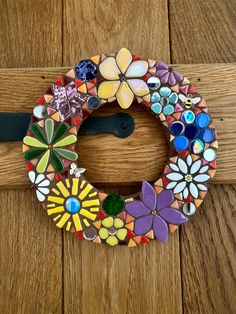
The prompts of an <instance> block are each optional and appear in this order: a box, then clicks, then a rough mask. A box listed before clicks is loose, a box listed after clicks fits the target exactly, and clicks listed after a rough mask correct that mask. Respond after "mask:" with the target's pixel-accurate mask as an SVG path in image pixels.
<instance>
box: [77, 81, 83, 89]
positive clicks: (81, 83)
mask: <svg viewBox="0 0 236 314" xmlns="http://www.w3.org/2000/svg"><path fill="white" fill-rule="evenodd" d="M83 84H84V81H82V80H75V86H76V87H77V88H78V87H80V86H81V85H83Z"/></svg>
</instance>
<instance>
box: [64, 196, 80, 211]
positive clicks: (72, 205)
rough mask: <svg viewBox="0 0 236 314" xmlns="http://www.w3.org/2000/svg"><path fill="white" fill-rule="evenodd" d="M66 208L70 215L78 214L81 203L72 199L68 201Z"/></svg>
mask: <svg viewBox="0 0 236 314" xmlns="http://www.w3.org/2000/svg"><path fill="white" fill-rule="evenodd" d="M65 208H66V210H67V211H68V212H69V213H70V214H76V213H78V211H79V210H80V201H79V200H78V199H77V198H75V197H70V198H68V199H67V200H66V205H65Z"/></svg>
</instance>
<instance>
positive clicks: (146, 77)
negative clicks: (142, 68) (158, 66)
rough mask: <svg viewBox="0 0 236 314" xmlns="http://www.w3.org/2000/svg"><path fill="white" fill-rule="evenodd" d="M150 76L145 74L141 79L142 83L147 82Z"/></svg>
mask: <svg viewBox="0 0 236 314" xmlns="http://www.w3.org/2000/svg"><path fill="white" fill-rule="evenodd" d="M151 75H152V74H151V73H147V74H145V75H144V77H143V79H144V81H147V80H148V79H149V77H150V76H151Z"/></svg>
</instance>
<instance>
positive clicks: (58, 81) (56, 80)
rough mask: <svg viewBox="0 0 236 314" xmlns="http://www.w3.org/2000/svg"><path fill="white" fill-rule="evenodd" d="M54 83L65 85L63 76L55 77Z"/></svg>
mask: <svg viewBox="0 0 236 314" xmlns="http://www.w3.org/2000/svg"><path fill="white" fill-rule="evenodd" d="M54 83H55V84H56V85H59V86H63V85H64V79H63V77H62V76H59V77H57V78H56V79H55V81H54Z"/></svg>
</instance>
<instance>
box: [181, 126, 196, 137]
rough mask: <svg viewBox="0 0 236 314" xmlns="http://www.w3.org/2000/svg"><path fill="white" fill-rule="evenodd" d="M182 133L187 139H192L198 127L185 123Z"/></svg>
mask: <svg viewBox="0 0 236 314" xmlns="http://www.w3.org/2000/svg"><path fill="white" fill-rule="evenodd" d="M184 134H185V136H186V137H187V138H188V139H190V140H193V139H195V138H196V137H197V134H198V129H197V127H196V126H195V125H194V124H190V125H187V126H186V128H185V132H184Z"/></svg>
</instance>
